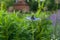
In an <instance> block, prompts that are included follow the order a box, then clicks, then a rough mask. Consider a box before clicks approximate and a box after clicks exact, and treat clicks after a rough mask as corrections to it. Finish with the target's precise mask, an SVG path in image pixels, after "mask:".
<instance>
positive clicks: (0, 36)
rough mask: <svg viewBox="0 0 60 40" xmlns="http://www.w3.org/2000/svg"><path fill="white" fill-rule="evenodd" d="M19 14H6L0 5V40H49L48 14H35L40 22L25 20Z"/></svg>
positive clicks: (24, 15)
mask: <svg viewBox="0 0 60 40" xmlns="http://www.w3.org/2000/svg"><path fill="white" fill-rule="evenodd" d="M39 11H40V10H39ZM31 15H32V14H20V12H15V11H14V12H7V11H6V10H4V5H3V4H1V10H0V40H51V32H52V29H51V21H50V20H49V19H47V18H48V17H49V15H50V14H48V12H37V13H36V14H34V15H35V17H39V18H40V19H41V20H38V21H33V20H27V19H26V18H25V17H26V16H31Z"/></svg>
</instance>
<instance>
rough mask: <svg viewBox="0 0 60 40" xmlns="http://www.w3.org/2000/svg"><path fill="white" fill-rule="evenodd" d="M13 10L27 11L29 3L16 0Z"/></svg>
mask: <svg viewBox="0 0 60 40" xmlns="http://www.w3.org/2000/svg"><path fill="white" fill-rule="evenodd" d="M13 8H14V9H15V10H19V11H24V12H28V11H29V5H28V4H27V3H26V2H25V0H16V3H15V4H14V5H13Z"/></svg>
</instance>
